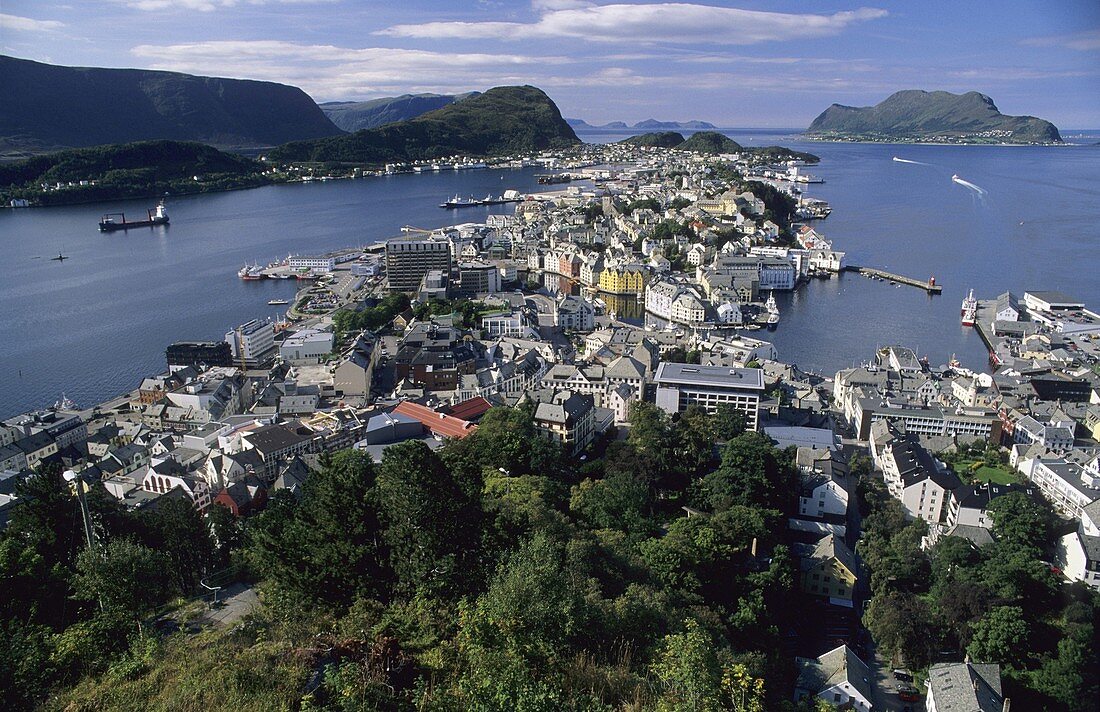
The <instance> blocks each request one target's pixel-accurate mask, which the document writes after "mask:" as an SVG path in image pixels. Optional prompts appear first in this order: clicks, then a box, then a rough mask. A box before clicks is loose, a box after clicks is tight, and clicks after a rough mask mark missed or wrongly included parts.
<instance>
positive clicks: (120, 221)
mask: <svg viewBox="0 0 1100 712" xmlns="http://www.w3.org/2000/svg"><path fill="white" fill-rule="evenodd" d="M167 224H168V211H167V210H165V209H164V201H163V200H162V201H160V202H159V203H157V207H156V208H152V209H150V210H149V211H148V219H146V220H127V219H126V214H125V213H107V214H106V215H104V216H103V217H102V219H100V221H99V230H100V232H114V231H115V230H129V229H130V228H132V227H154V226H156V225H167Z"/></svg>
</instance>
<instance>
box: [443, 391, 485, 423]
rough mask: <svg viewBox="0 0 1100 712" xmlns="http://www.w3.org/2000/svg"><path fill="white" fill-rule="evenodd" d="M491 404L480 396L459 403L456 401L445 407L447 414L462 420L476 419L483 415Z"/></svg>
mask: <svg viewBox="0 0 1100 712" xmlns="http://www.w3.org/2000/svg"><path fill="white" fill-rule="evenodd" d="M492 407H493V404H492V403H490V402H489V401H487V400H485V399H484V398H482V397H481V396H477V397H475V398H471V399H469V400H464V401H462V402H461V403H456V404H454V405H452V406H450V407H448V408H447V409H446V411H447V415H452V416H454V417H456V418H461V419H462V420H477V419H478V418H480V417H481V416H483V415H485V413H486V412H488V410H489V409H490V408H492Z"/></svg>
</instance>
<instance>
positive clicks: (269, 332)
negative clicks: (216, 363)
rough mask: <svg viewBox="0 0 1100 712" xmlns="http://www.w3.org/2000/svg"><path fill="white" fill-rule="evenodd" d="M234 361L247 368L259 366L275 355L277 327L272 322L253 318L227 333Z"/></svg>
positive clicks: (226, 338)
mask: <svg viewBox="0 0 1100 712" xmlns="http://www.w3.org/2000/svg"><path fill="white" fill-rule="evenodd" d="M225 340H226V342H227V343H228V344H229V350H230V353H231V354H232V355H233V362H234V363H243V364H244V366H245V367H247V368H254V367H256V366H259V365H260V364H262V363H263V362H265V361H266V360H268V359H269V358H271V357H272V356H274V355H275V327H274V325H272V324H271V323H270V322H265V321H260V320H259V319H253V320H251V321H248V322H246V323H244V324H241V325H240V326H238V327H237V328H236V329H233V330H232V331H228V332H226V334H225Z"/></svg>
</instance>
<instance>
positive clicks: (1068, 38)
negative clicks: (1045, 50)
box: [1023, 29, 1100, 52]
mask: <svg viewBox="0 0 1100 712" xmlns="http://www.w3.org/2000/svg"><path fill="white" fill-rule="evenodd" d="M1023 44H1025V45H1030V46H1032V47H1066V48H1068V49H1075V50H1078V51H1079V52H1094V51H1096V50H1100V29H1096V30H1085V31H1084V32H1074V33H1073V34H1071V35H1056V36H1053V37H1032V38H1031V39H1027V40H1024V41H1023Z"/></svg>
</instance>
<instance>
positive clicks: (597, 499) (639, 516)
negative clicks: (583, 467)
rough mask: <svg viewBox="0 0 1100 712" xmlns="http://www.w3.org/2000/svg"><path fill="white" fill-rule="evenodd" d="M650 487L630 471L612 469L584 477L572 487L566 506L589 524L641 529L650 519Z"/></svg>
mask: <svg viewBox="0 0 1100 712" xmlns="http://www.w3.org/2000/svg"><path fill="white" fill-rule="evenodd" d="M651 504H652V503H651V501H650V496H649V488H648V487H647V486H646V484H645V483H644V482H642V481H641V480H639V479H638V478H637V477H635V476H634V475H633V474H631V473H627V472H614V473H612V474H610V475H608V476H607V477H605V478H604V479H601V480H592V479H587V480H584V481H583V482H581V483H580V484H579V485H576V486H574V487H573V491H572V497H571V498H570V501H569V509H570V510H571V511H572V512H575V513H576V514H578V515H580V516H581V517H582V518H583V519H584V520H585V521H586V522H588V523H589V524H590V525H591V526H593V527H596V528H599V529H617V530H619V531H627V532H644V531H646V530H648V529H649V527H650V523H649V521H648V519H647V516H646V515H647V513H648V511H649V509H650V506H651Z"/></svg>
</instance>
